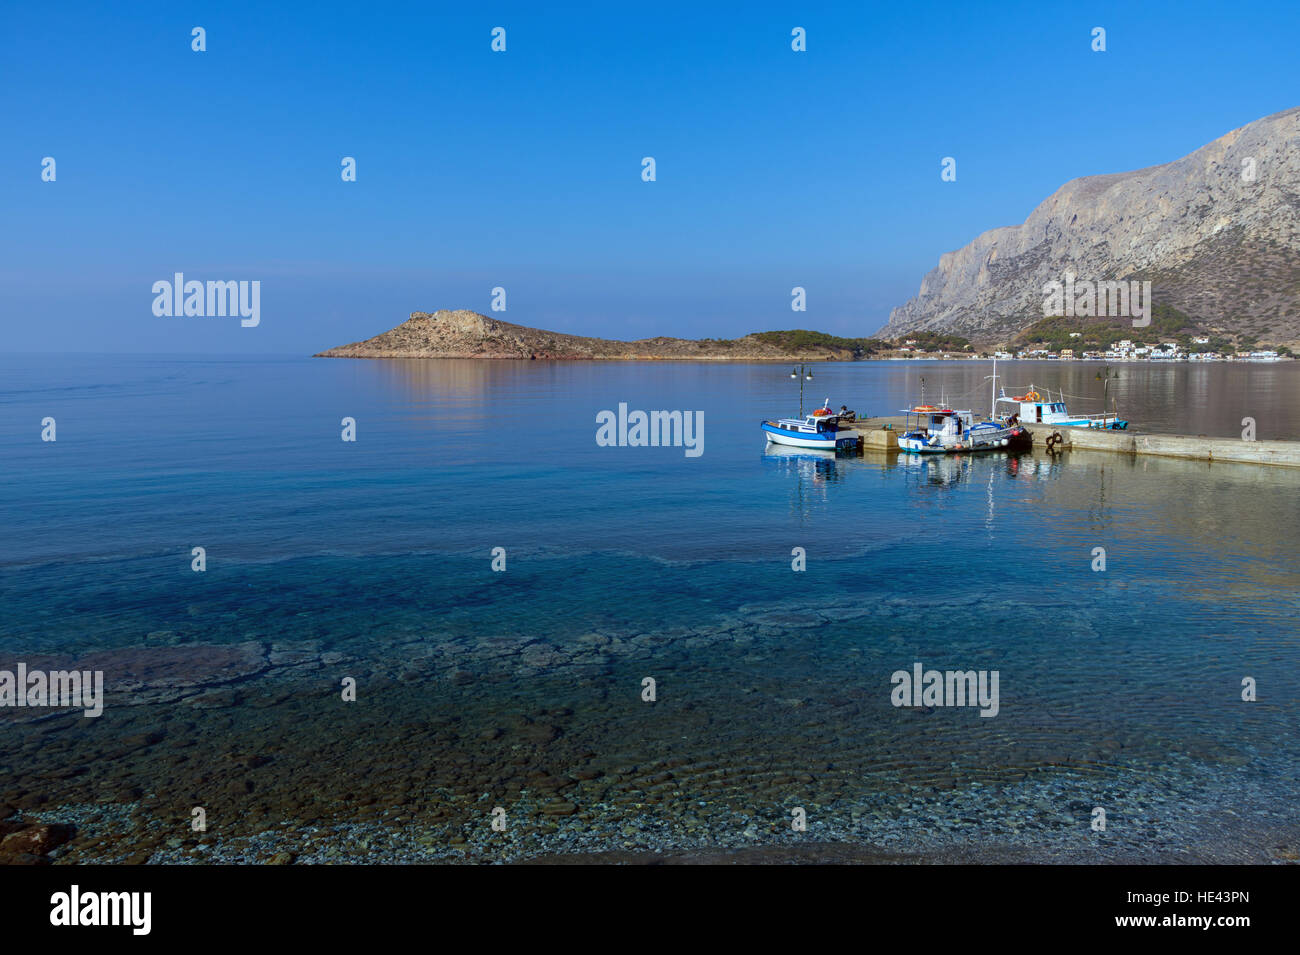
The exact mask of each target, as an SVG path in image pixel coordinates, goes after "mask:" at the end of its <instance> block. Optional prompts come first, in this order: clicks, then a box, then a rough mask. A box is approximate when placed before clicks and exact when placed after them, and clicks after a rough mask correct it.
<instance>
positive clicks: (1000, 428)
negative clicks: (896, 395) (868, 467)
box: [898, 405, 1031, 454]
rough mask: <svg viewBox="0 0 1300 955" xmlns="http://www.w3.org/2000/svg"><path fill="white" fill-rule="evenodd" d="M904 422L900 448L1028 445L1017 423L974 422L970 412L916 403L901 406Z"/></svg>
mask: <svg viewBox="0 0 1300 955" xmlns="http://www.w3.org/2000/svg"><path fill="white" fill-rule="evenodd" d="M903 414H905V415H907V424H906V425H905V426H904V429H903V433H902V434H901V435H899V437H898V449H899V450H900V451H912V452H915V453H917V454H949V453H952V452H956V451H991V450H993V449H994V448H1012V449H1014V448H1017V447H1022V446H1025V445H1027V444H1028V443H1029V442H1030V440H1031V438H1030V435H1029V432H1028V431H1026V430H1025V429H1024V428H1023V427H1021V426H1020V425H1018V424H1006V423H1002V422H998V421H976V420H975V415H974V413H973V412H970V411H958V410H955V409H953V408H939V407H936V406H935V405H919V406H917V407H915V408H904V409H903Z"/></svg>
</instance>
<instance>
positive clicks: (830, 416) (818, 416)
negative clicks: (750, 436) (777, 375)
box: [759, 365, 859, 451]
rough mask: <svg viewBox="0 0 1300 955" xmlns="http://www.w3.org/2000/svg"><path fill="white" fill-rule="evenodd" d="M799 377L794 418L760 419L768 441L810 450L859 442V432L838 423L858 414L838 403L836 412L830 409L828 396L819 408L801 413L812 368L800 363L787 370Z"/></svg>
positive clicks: (841, 447)
mask: <svg viewBox="0 0 1300 955" xmlns="http://www.w3.org/2000/svg"><path fill="white" fill-rule="evenodd" d="M790 377H791V378H797V379H798V380H799V416H798V417H797V418H776V419H771V420H769V419H764V420H763V421H761V422H759V426H760V427H761V428H762V429H763V434H764V435H765V436H766V437H767V443H768V444H769V445H772V444H784V445H787V446H789V447H792V448H806V449H808V450H813V451H847V450H849V449H851V448H855V447H857V445H858V441H859V437H858V433H857V432H856V431H854V430H853V429H852V428H846V427H844V426H843V424H842V423H841V422H842V421H844V420H848V421H852V420H854V419H855V418H856V417H857V416H856V415H855V414H854V413H853V412H852V411H849V410H848V408H846V407H843V406H841V409H840V411H839V412H835V411H832V410H831V399H830V398H827V399H826V401H825V402H824V403H823V404H822V406H821V407H820V408H818V409H817V410H815V411H814V412H813V413H812V414H809V415H805V414H804V413H803V383H804V382H805V381H812V372H811V371H809V370H808V367H807V366H806V365H800V366H799V367H797V368H796V369H795V370H794V371H793V372H791V374H790Z"/></svg>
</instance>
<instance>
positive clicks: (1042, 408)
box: [997, 385, 1128, 431]
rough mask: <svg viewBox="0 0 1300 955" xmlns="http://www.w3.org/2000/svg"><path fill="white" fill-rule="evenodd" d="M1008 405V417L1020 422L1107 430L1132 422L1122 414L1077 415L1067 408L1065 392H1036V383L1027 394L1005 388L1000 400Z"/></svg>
mask: <svg viewBox="0 0 1300 955" xmlns="http://www.w3.org/2000/svg"><path fill="white" fill-rule="evenodd" d="M997 404H998V405H1002V406H1005V418H1006V420H1008V421H1011V420H1015V422H1016V423H1018V424H1046V425H1052V426H1053V427H1062V428H1098V429H1102V430H1106V431H1123V430H1125V429H1126V428H1127V427H1128V422H1127V421H1125V420H1124V419H1123V418H1121V417H1120V416H1119V415H1118V414H1110V413H1103V414H1094V415H1076V414H1070V412H1069V410H1068V409H1067V408H1066V407H1065V395H1064V394H1060V395H1059V396H1058V397H1057V398H1053V397H1052V396H1051V393H1050V392H1049V393H1048V394H1047V395H1046V397H1044V396H1043V395H1042V394H1040V393H1039V392H1038V391H1036V390H1035V389H1034V387H1033V385H1030V386H1029V391H1027V392H1025V394H1023V395H1015V396H1013V397H1009V396H1008V395H1007V393H1006V391H1005V390H1003V393H1002V395H1001V397H999V398H998V400H997Z"/></svg>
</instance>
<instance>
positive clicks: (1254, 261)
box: [880, 107, 1300, 342]
mask: <svg viewBox="0 0 1300 955" xmlns="http://www.w3.org/2000/svg"><path fill="white" fill-rule="evenodd" d="M1067 272H1070V273H1073V275H1075V276H1076V277H1077V278H1078V279H1079V280H1080V281H1090V282H1102V281H1115V280H1130V281H1131V280H1150V281H1151V283H1152V284H1151V293H1152V297H1153V298H1154V300H1155V302H1156V303H1157V304H1163V305H1172V306H1174V307H1176V308H1177V309H1179V310H1180V311H1182V312H1185V313H1187V314H1188V315H1190V316H1191V317H1192V318H1194V319H1196V320H1197V321H1198V322H1199V323H1200V325H1201V327H1203V328H1206V329H1209V330H1214V331H1219V332H1223V333H1226V334H1250V335H1257V336H1259V337H1261V338H1265V339H1268V340H1272V341H1279V342H1280V341H1292V340H1295V339H1296V338H1297V337H1300V107H1296V108H1293V109H1289V110H1286V111H1284V112H1281V113H1277V114H1275V115H1273V116H1268V117H1265V118H1264V119H1261V120H1257V121H1256V122H1253V123H1251V124H1250V125H1248V126H1243V127H1242V128H1241V129H1237V130H1234V131H1233V132H1230V133H1228V134H1227V135H1226V136H1221V137H1220V138H1219V139H1216V140H1215V141H1214V142H1212V143H1210V144H1209V145H1207V146H1203V147H1201V148H1200V149H1198V150H1196V152H1194V153H1192V154H1191V155H1189V156H1184V157H1183V158H1182V159H1179V160H1177V161H1175V162H1171V163H1166V164H1165V165H1163V166H1152V167H1150V168H1149V169H1140V170H1137V171H1135V172H1124V173H1115V174H1111V175H1103V176H1086V177H1084V178H1082V179H1075V180H1072V181H1071V182H1067V183H1066V184H1065V185H1064V186H1062V187H1061V188H1060V189H1058V190H1057V191H1056V192H1055V193H1053V194H1052V195H1051V196H1050V197H1049V198H1048V199H1047V200H1046V201H1045V202H1043V203H1042V204H1041V205H1040V206H1039V207H1038V208H1037V209H1035V210H1034V211H1033V213H1032V214H1031V215H1030V216H1029V218H1028V219H1026V220H1025V223H1024V224H1023V225H1019V226H1007V227H1004V228H999V229H993V230H991V231H989V232H985V233H984V234H983V235H981V236H979V238H977V239H975V240H974V241H973V242H971V243H970V244H969V245H967V246H965V247H964V248H961V249H958V250H957V251H955V252H949V253H947V254H946V255H943V256H942V257H940V259H939V266H938V268H935V269H934V270H932V271H931V272H930V273H929V274H928V275H926V276H925V278H924V279H923V280H922V282H921V291H920V294H919V295H917V296H916V297H915V298H913V299H910V300H909V301H908V302H907V303H905V304H904V305H902V306H900V307H898V308H896V309H894V310H893V311H892V312H891V313H890V316H889V324H888V325H886V326H885V328H884V329H883V330H882V331H881V333H880V334H881V335H884V336H889V337H896V336H899V335H903V334H905V333H908V332H914V331H920V330H935V331H950V332H957V333H960V334H963V335H968V336H969V337H972V338H977V339H982V340H992V339H995V338H1000V337H1006V336H1008V335H1010V334H1013V333H1014V332H1016V331H1019V330H1020V329H1022V328H1024V327H1026V326H1027V325H1029V324H1031V323H1033V322H1034V321H1037V320H1038V319H1041V318H1043V317H1044V314H1043V299H1044V293H1043V288H1044V286H1045V285H1046V284H1047V283H1049V282H1052V281H1063V276H1064V275H1065V273H1067Z"/></svg>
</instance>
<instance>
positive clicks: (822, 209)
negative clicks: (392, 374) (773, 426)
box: [0, 0, 1300, 353]
mask: <svg viewBox="0 0 1300 955" xmlns="http://www.w3.org/2000/svg"><path fill="white" fill-rule="evenodd" d="M478 6H479V5H476V4H459V3H458V4H445V5H440V4H436V3H419V4H409V5H396V4H394V5H391V6H390V5H386V4H383V5H372V4H366V3H348V4H334V3H330V2H322V3H317V4H311V5H303V6H302V7H301V8H299V9H296V10H289V9H286V8H284V7H282V6H281V5H279V4H269V3H242V2H223V3H214V4H187V3H131V4H111V5H110V4H104V5H101V4H89V3H87V4H75V3H74V4H49V5H47V4H18V3H15V2H9V3H6V4H5V6H4V11H3V14H2V17H3V22H2V28H0V103H2V104H3V105H2V107H0V130H2V133H3V135H2V136H0V211H2V212H3V224H4V229H3V238H2V239H0V242H2V243H3V244H2V245H0V316H2V319H0V320H2V321H3V328H4V342H5V346H6V347H7V348H9V349H12V350H14V351H50V350H54V351H59V350H65V349H67V350H79V351H142V352H177V351H214V352H224V353H229V352H294V353H310V352H312V351H316V350H320V349H322V348H326V347H328V346H331V345H337V344H341V343H343V342H347V341H353V340H356V339H360V338H365V337H369V336H370V335H373V334H376V333H378V332H380V331H383V330H385V329H387V328H389V327H391V326H393V325H395V324H397V323H399V322H400V321H402V320H403V319H404V318H405V317H406V316H407V314H408V313H409V312H411V311H412V310H433V309H436V308H442V307H448V308H455V307H460V308H473V309H476V310H478V311H482V312H485V313H490V309H489V305H490V290H491V289H492V287H493V286H497V285H500V286H504V287H505V288H506V289H507V293H508V303H509V308H508V311H507V312H505V313H504V314H501V315H499V316H498V317H501V318H505V319H507V320H509V321H515V322H519V323H522V324H527V325H537V326H542V327H547V328H552V329H557V330H561V331H567V332H574V333H579V334H594V335H603V336H606V337H616V338H635V337H643V336H649V335H656V334H667V335H684V336H692V337H695V336H708V337H729V336H733V335H737V334H742V333H744V332H747V331H756V330H761V329H769V328H791V327H806V328H818V329H823V330H826V331H832V332H836V333H839V334H849V335H866V334H870V333H872V332H874V331H875V330H876V329H878V328H879V327H880V326H881V325H882V324H883V323H884V321H885V320H886V319H887V317H888V313H889V309H890V308H891V307H892V306H894V305H897V304H900V303H901V302H902V301H903V300H904V299H906V298H907V297H908V296H910V295H912V294H914V293H915V292H916V290H917V288H918V287H919V284H920V280H921V277H922V276H923V275H924V274H925V272H926V271H928V270H929V269H930V268H932V267H933V266H934V265H935V264H936V262H937V260H938V257H939V255H940V254H941V253H943V252H945V251H948V250H950V249H954V248H957V247H959V246H961V245H963V244H965V243H966V242H968V241H969V240H970V239H972V238H973V237H974V236H975V235H977V234H978V233H980V232H982V231H984V230H986V229H989V228H993V227H995V226H1000V225H1008V224H1013V223H1017V222H1020V221H1022V220H1023V219H1024V217H1025V216H1026V215H1027V214H1028V213H1029V212H1030V211H1031V210H1032V209H1033V208H1034V206H1035V205H1037V204H1038V203H1039V202H1040V201H1041V200H1042V199H1044V198H1046V197H1047V196H1048V195H1049V194H1050V193H1051V192H1052V191H1053V190H1055V189H1056V188H1057V187H1058V186H1059V185H1061V184H1062V183H1063V182H1065V181H1066V180H1068V179H1071V178H1074V177H1076V176H1081V175H1089V174H1094V173H1104V172H1116V171H1120V170H1126V169H1134V168H1139V167H1142V166H1148V165H1153V164H1157V163H1161V162H1167V161H1169V160H1172V159H1176V158H1178V157H1180V156H1183V155H1185V154H1186V153H1188V152H1190V151H1192V150H1193V149H1196V148H1197V147H1199V146H1201V145H1203V144H1205V143H1206V142H1208V141H1210V140H1212V139H1214V138H1215V137H1217V136H1220V135H1222V134H1223V133H1225V132H1227V131H1229V130H1230V129H1234V128H1236V127H1238V126H1242V125H1244V124H1246V123H1248V122H1250V121H1252V120H1255V119H1258V118H1260V117H1261V116H1266V115H1268V114H1270V113H1274V112H1277V111H1279V110H1282V109H1286V108H1288V107H1291V106H1295V105H1297V104H1300V90H1298V89H1297V87H1298V86H1300V82H1298V78H1300V69H1297V66H1296V63H1297V52H1296V51H1297V49H1300V4H1297V3H1295V2H1285V3H1283V2H1265V3H1252V4H1240V3H1215V4H1209V3H1197V2H1186V0H1180V2H1160V3H1133V2H1118V3H1006V4H998V5H993V4H984V3H958V2H953V3H932V4H927V3H888V4H885V3H881V4H871V3H866V4H861V3H859V4H847V3H846V4H842V5H832V4H825V5H822V4H817V5H813V6H810V5H808V4H805V3H799V4H794V3H791V4H777V3H763V2H752V3H729V4H725V5H723V4H717V5H709V6H710V11H709V12H704V11H702V10H700V9H698V7H699V6H701V5H700V4H689V3H687V4H674V3H662V2H656V3H652V4H645V5H642V4H635V3H618V4H613V3H611V4H599V5H598V4H592V5H588V6H584V5H576V4H573V5H571V4H536V3H533V4H489V5H484V6H482V8H481V11H480V10H478V9H474V8H476V7H478ZM194 26H202V27H204V28H205V29H206V31H207V47H208V48H207V52H204V53H195V52H192V51H191V49H190V42H191V37H190V30H191V28H192V27H194ZM496 26H502V27H505V28H506V30H507V51H506V52H505V53H504V54H497V53H493V52H492V51H491V49H490V42H491V36H490V32H491V30H492V28H493V27H496ZM795 26H801V27H804V28H806V30H807V35H808V41H807V42H808V51H807V52H806V53H794V52H792V51H791V49H790V31H791V29H792V28H793V27H795ZM1095 26H1102V27H1104V28H1105V29H1106V30H1107V47H1108V50H1107V52H1105V53H1094V52H1092V50H1091V48H1090V42H1091V30H1092V28H1093V27H1095ZM45 156H52V157H54V158H55V160H56V162H57V176H58V178H57V181H56V182H54V183H46V182H42V181H41V178H40V172H41V160H42V158H43V157H45ZM344 156H353V157H355V158H356V160H357V163H358V181H357V182H355V183H344V182H342V181H341V179H340V176H339V171H340V165H339V164H340V160H341V159H342V157H344ZM643 156H654V157H655V159H656V161H657V164H658V181H657V182H654V183H645V182H642V181H641V158H642V157H643ZM945 156H952V157H955V158H956V160H957V181H956V182H955V183H945V182H942V181H941V180H940V161H941V159H942V158H943V157H945ZM177 271H181V272H184V273H185V274H186V277H187V278H196V279H201V280H204V279H248V280H252V279H258V280H260V281H261V283H262V317H261V325H260V326H259V327H258V328H256V329H246V328H241V327H240V325H239V323H238V321H237V320H235V321H232V320H229V319H194V318H191V319H167V318H158V317H155V316H154V315H153V313H152V310H151V305H152V301H153V295H152V293H151V291H150V287H151V285H152V284H153V282H154V281H156V280H159V279H170V277H171V275H172V273H174V272H177ZM795 285H802V286H804V287H806V288H807V290H808V305H809V307H808V311H807V312H806V313H802V314H796V313H793V312H791V311H790V307H789V300H790V289H791V287H792V286H795Z"/></svg>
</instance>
